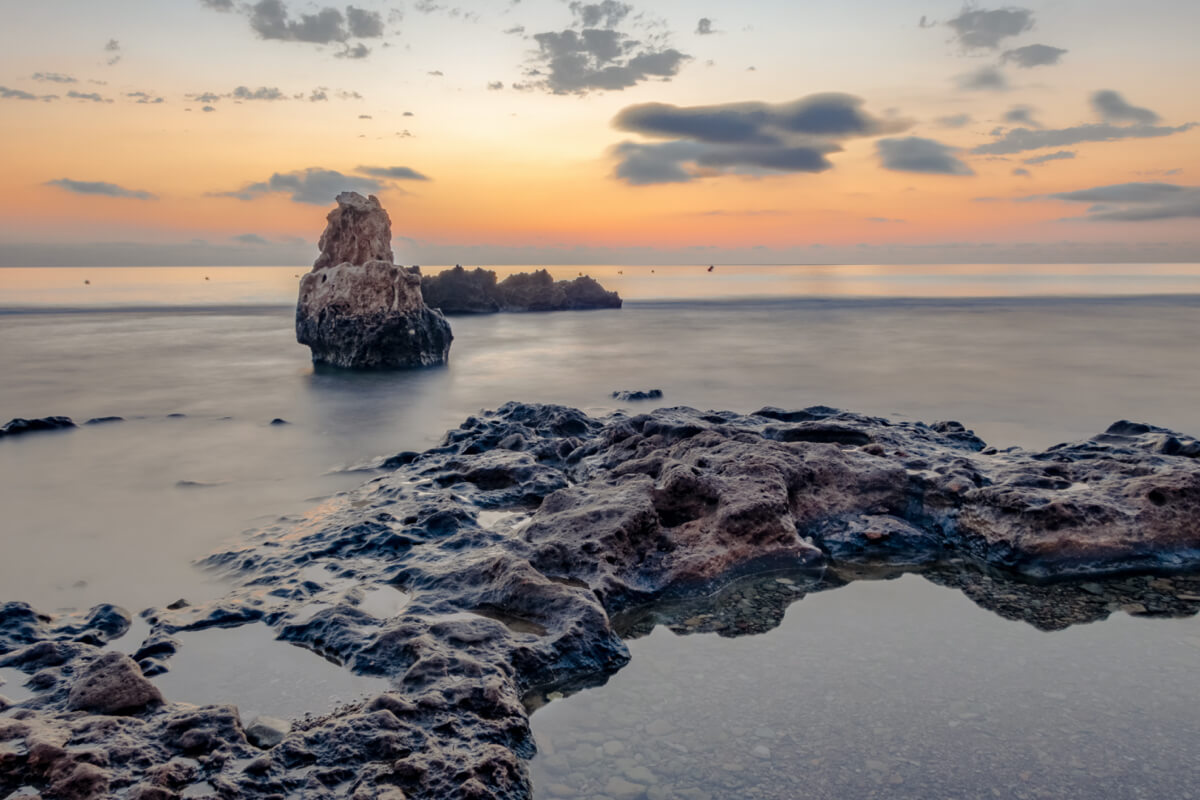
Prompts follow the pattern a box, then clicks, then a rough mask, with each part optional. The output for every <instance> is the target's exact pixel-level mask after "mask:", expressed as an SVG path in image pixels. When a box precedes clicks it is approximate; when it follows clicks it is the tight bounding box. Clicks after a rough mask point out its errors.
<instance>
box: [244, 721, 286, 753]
mask: <svg viewBox="0 0 1200 800" xmlns="http://www.w3.org/2000/svg"><path fill="white" fill-rule="evenodd" d="M291 729H292V724H291V723H290V722H287V721H286V720H282V719H276V718H275V717H255V718H254V721H253V722H251V723H250V724H249V725H247V726H246V740H247V741H248V742H250V744H252V745H254V746H255V747H257V748H260V749H262V750H270V749H271V748H272V747H274V746H275V745H277V744H279V743H280V742H282V741H283V740H284V737H286V736H287V735H288V731H290V730H291Z"/></svg>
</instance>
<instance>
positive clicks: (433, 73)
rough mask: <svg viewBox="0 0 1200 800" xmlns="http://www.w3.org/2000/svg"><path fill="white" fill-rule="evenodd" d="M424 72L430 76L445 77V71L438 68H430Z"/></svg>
mask: <svg viewBox="0 0 1200 800" xmlns="http://www.w3.org/2000/svg"><path fill="white" fill-rule="evenodd" d="M425 74H426V75H429V76H431V77H434V78H444V77H446V73H444V72H442V71H441V70H440V69H431V70H429V72H426V73H425Z"/></svg>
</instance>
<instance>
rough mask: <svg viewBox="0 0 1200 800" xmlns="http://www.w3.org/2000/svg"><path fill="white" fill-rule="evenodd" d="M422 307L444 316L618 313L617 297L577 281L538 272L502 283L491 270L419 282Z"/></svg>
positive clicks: (450, 272) (460, 272)
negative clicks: (608, 310) (600, 310)
mask: <svg viewBox="0 0 1200 800" xmlns="http://www.w3.org/2000/svg"><path fill="white" fill-rule="evenodd" d="M421 292H422V293H423V294H424V296H425V302H426V303H427V304H428V305H430V306H431V307H433V308H437V309H439V310H441V311H442V312H443V313H446V314H490V313H494V312H497V311H584V310H588V309H598V308H620V307H621V297H620V295H618V294H617V293H616V292H610V291H607V290H606V289H605V288H604V287H603V286H601V285H600V284H599V283H597V282H596V281H595V280H594V279H592V278H590V277H588V276H586V275H581V276H579V277H578V278H575V279H573V280H569V281H555V280H554V278H553V277H551V275H550V273H549V272H547V271H546V270H544V269H539V270H537V271H536V272H518V273H515V274H513V275H509V276H508V277H507V278H505V279H504V280H502V281H499V282H498V281H497V280H496V273H495V272H493V271H492V270H485V269H473V270H470V271H468V270H465V269H463V268H462V267H461V266H456V267H454V268H453V269H448V270H443V271H442V272H439V273H438V274H437V275H426V276H425V277H423V278H422V279H421Z"/></svg>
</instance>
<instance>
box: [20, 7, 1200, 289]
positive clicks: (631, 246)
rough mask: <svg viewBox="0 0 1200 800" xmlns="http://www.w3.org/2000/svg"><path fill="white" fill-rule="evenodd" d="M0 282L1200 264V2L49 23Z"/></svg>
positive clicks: (309, 10)
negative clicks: (325, 243) (389, 242)
mask: <svg viewBox="0 0 1200 800" xmlns="http://www.w3.org/2000/svg"><path fill="white" fill-rule="evenodd" d="M3 7H4V20H5V21H4V24H3V26H2V28H0V152H3V153H4V169H3V171H2V172H0V266H43V265H46V266H55V265H58V266H71V265H80V266H106V265H153V264H161V265H189V264H191V265H209V264H229V265H255V264H278V265H291V264H297V265H301V264H307V263H310V262H311V261H312V259H313V258H314V257H315V241H316V238H317V236H318V235H319V234H320V231H321V228H322V226H323V218H324V215H325V214H326V213H327V212H328V210H329V208H331V207H332V203H333V198H334V196H335V195H336V194H337V193H338V192H339V191H342V190H350V189H352V190H356V191H360V192H363V193H374V194H377V195H378V196H379V197H380V199H381V200H382V202H383V204H384V206H385V207H386V208H387V209H388V211H389V212H390V214H391V217H392V221H393V232H394V234H395V237H396V241H395V244H396V257H397V260H398V261H400V262H402V263H419V264H429V265H436V264H447V263H455V262H459V263H463V264H485V265H486V264H543V263H545V264H553V263H558V264H565V263H607V264H639V263H641V264H670V263H709V262H716V263H912V262H916V263H920V262H932V263H940V262H994V263H1000V262H1041V261H1079V262H1089V261H1146V262H1150V261H1200V222H1198V221H1200V126H1197V123H1200V87H1198V86H1197V76H1198V75H1200V48H1197V47H1196V45H1195V36H1196V32H1197V31H1200V3H1197V2H1195V0H1149V2H1145V3H1130V2H1128V0H1120V1H1119V2H1118V0H1045V2H1030V3H1025V4H1021V5H1019V6H991V5H970V6H963V5H961V4H960V3H959V2H957V0H954V1H947V0H926V1H924V2H910V1H909V0H843V2H838V3H807V2H794V0H761V1H756V2H729V1H727V0H708V1H707V2H701V3H696V2H682V1H676V0H667V1H664V0H658V1H657V2H654V3H645V2H642V3H637V2H634V3H630V4H625V3H620V2H615V0H603V2H599V3H583V2H562V1H561V0H473V1H472V2H470V3H469V4H468V3H464V4H463V5H461V6H456V5H454V0H447V2H442V0H418V1H417V2H402V3H401V2H378V1H377V0H355V2H354V3H353V4H349V5H346V4H336V5H327V4H326V0H320V1H319V2H307V1H305V0H258V2H241V0H154V2H149V0H40V1H39V2H34V3H4V4H3Z"/></svg>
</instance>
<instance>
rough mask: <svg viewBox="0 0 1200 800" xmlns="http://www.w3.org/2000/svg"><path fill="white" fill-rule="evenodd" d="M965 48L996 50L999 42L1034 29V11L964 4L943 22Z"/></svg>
mask: <svg viewBox="0 0 1200 800" xmlns="http://www.w3.org/2000/svg"><path fill="white" fill-rule="evenodd" d="M946 25H947V27H949V28H950V29H951V30H952V31H954V38H955V39H956V40H958V43H959V45H961V46H962V48H963V49H964V50H995V49H996V48H998V47H999V46H1000V42H1001V41H1002V40H1004V39H1007V38H1009V37H1012V36H1017V35H1019V34H1022V33H1025V32H1026V31H1028V30H1032V29H1033V12H1032V11H1030V10H1029V9H1027V8H997V9H992V10H987V9H982V8H964V9H963V11H962V13H961V14H959V15H958V16H957V17H955V18H954V19H952V20H949V21H948V22H946Z"/></svg>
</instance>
